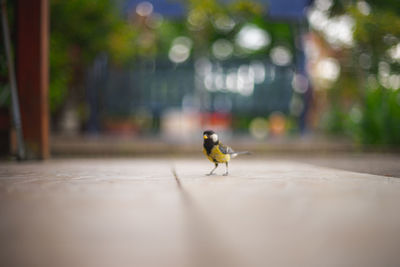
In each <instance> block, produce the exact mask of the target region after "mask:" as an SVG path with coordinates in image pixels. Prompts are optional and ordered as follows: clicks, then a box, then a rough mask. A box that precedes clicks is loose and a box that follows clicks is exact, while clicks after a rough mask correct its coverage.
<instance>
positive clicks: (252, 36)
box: [236, 24, 271, 51]
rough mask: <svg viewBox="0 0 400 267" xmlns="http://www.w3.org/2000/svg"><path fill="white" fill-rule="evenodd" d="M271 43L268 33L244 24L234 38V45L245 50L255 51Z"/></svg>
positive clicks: (254, 26)
mask: <svg viewBox="0 0 400 267" xmlns="http://www.w3.org/2000/svg"><path fill="white" fill-rule="evenodd" d="M270 42H271V37H270V36H269V33H268V32H267V31H265V30H263V29H261V28H259V27H257V26H256V25H254V24H245V25H244V26H243V27H242V28H241V29H240V31H239V32H238V34H237V36H236V44H237V45H238V46H240V47H241V48H243V49H245V50H250V51H256V50H260V49H261V48H265V47H267V46H268V45H269V44H270Z"/></svg>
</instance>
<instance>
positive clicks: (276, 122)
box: [269, 111, 286, 136]
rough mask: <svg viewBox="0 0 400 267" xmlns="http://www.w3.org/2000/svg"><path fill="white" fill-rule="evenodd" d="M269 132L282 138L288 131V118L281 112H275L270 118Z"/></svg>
mask: <svg viewBox="0 0 400 267" xmlns="http://www.w3.org/2000/svg"><path fill="white" fill-rule="evenodd" d="M269 130H270V132H271V134H272V135H274V136H280V135H283V134H284V133H285V131H286V117H285V115H284V114H283V113H281V112H278V111H277V112H273V113H272V114H271V115H270V116H269Z"/></svg>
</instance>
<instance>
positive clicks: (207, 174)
mask: <svg viewBox="0 0 400 267" xmlns="http://www.w3.org/2000/svg"><path fill="white" fill-rule="evenodd" d="M211 175H215V173H206V176H211Z"/></svg>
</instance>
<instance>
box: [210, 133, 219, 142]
mask: <svg viewBox="0 0 400 267" xmlns="http://www.w3.org/2000/svg"><path fill="white" fill-rule="evenodd" d="M211 139H212V140H213V141H214V142H217V141H218V135H217V134H212V135H211Z"/></svg>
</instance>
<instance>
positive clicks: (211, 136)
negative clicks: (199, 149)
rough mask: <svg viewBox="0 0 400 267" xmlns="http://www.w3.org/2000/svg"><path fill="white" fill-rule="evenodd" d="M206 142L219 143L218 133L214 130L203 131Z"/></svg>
mask: <svg viewBox="0 0 400 267" xmlns="http://www.w3.org/2000/svg"><path fill="white" fill-rule="evenodd" d="M203 139H204V144H218V142H219V141H218V135H217V134H216V133H215V132H214V131H212V130H207V131H204V132H203Z"/></svg>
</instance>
